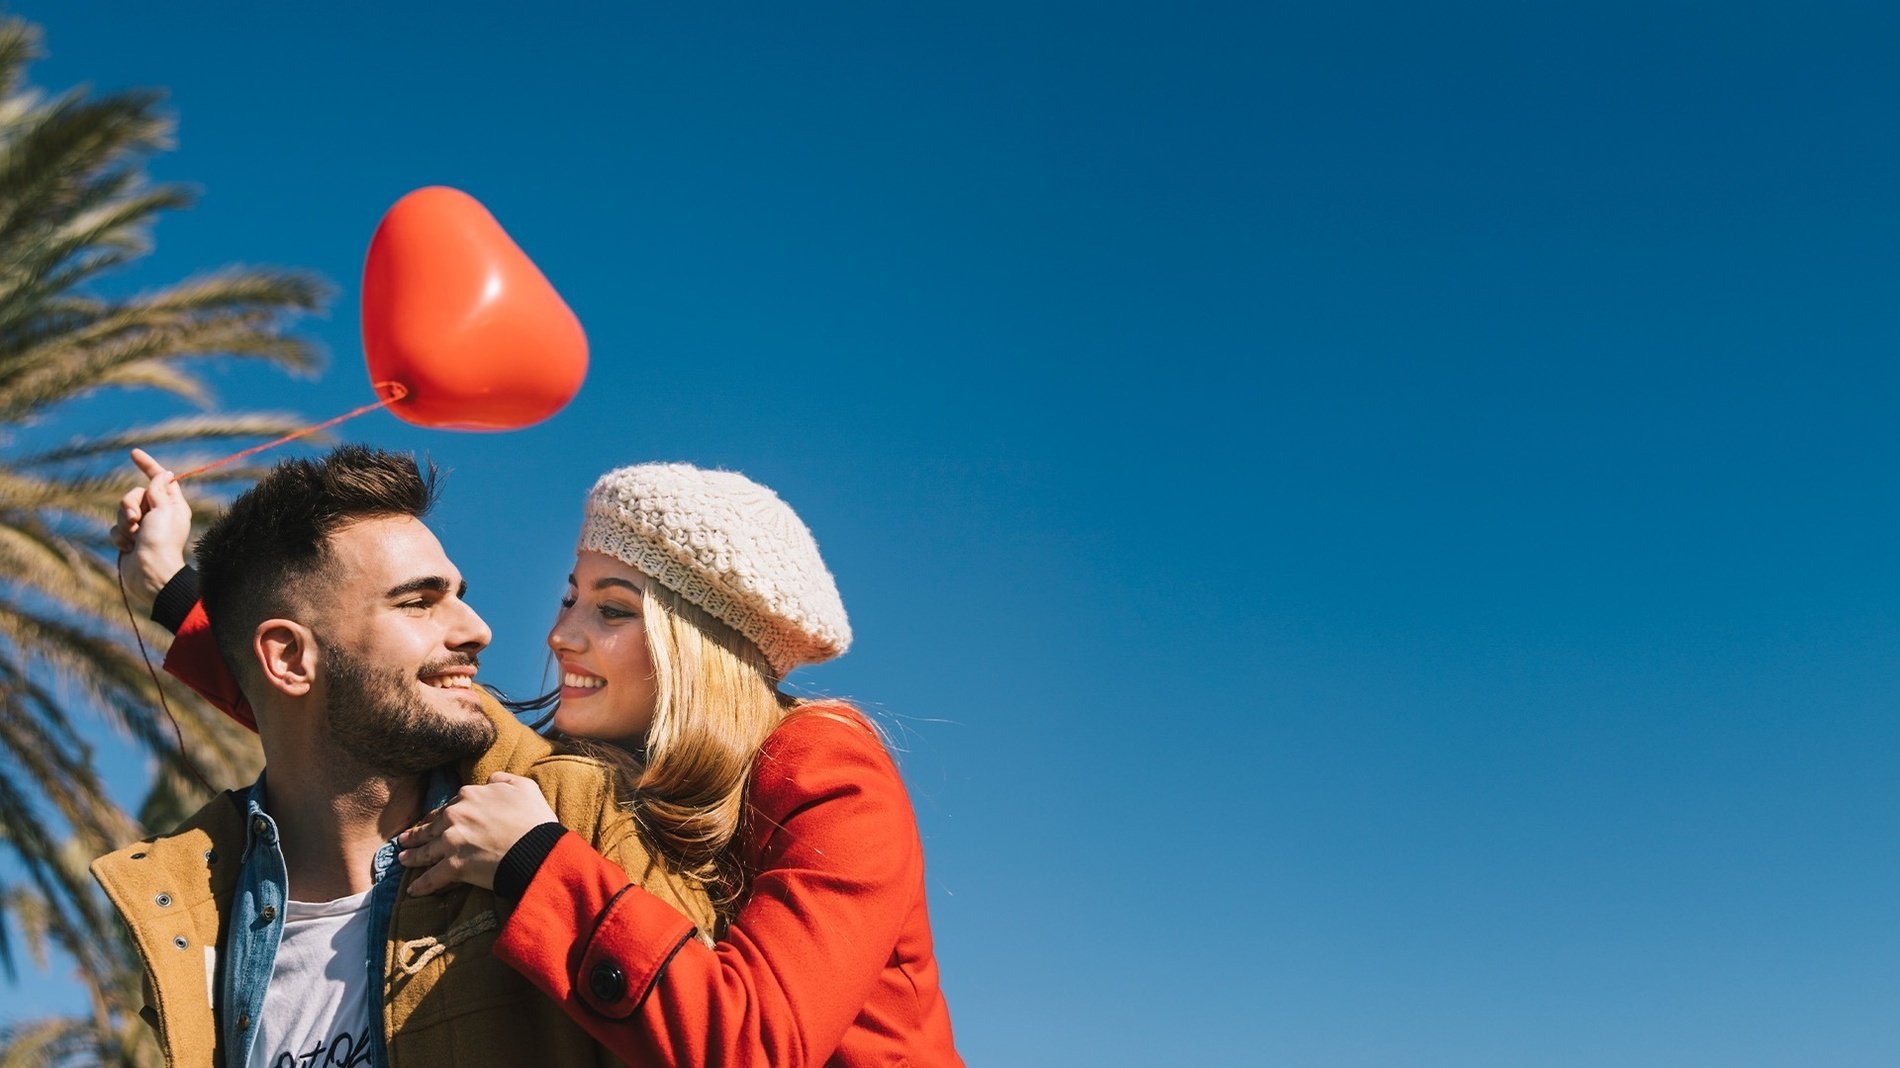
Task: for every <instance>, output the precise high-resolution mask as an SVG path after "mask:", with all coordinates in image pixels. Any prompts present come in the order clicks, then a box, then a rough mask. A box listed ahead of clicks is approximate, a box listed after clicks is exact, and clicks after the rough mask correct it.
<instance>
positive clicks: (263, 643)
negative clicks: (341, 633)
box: [251, 619, 317, 697]
mask: <svg viewBox="0 0 1900 1068" xmlns="http://www.w3.org/2000/svg"><path fill="white" fill-rule="evenodd" d="M314 638H315V635H313V634H311V632H310V628H309V627H306V626H304V625H303V624H302V623H296V622H293V621H291V620H288V619H267V620H265V621H264V622H262V623H259V624H258V625H257V630H256V631H254V632H253V633H252V635H251V655H253V656H255V657H256V658H257V664H258V667H259V668H260V669H261V670H262V671H263V673H264V685H266V686H269V687H270V688H271V689H273V690H276V691H277V692H278V693H281V694H284V695H285V696H288V697H302V696H304V695H305V694H308V693H309V692H310V687H311V686H312V685H314V684H315V682H316V677H317V647H316V643H315V641H314V640H313V639H314Z"/></svg>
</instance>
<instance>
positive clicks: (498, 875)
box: [495, 820, 567, 901]
mask: <svg viewBox="0 0 1900 1068" xmlns="http://www.w3.org/2000/svg"><path fill="white" fill-rule="evenodd" d="M566 833H567V828H566V827H563V826H561V825H560V824H558V823H555V822H553V821H551V820H550V821H549V822H547V823H543V824H542V825H541V826H539V827H536V828H534V829H533V830H531V831H529V832H528V833H527V834H524V835H522V836H521V838H520V840H519V841H517V842H515V844H514V845H511V846H509V847H508V852H507V853H506V854H504V855H503V856H502V858H501V863H500V864H499V865H497V866H496V868H495V896H496V897H499V898H501V899H502V900H504V901H520V900H521V895H522V894H525V893H527V892H528V884H529V883H531V882H533V881H534V875H535V873H536V872H538V871H540V870H541V863H542V862H543V861H545V860H547V859H548V854H549V853H552V852H554V846H555V843H557V842H559V841H560V840H561V836H562V835H565V834H566Z"/></svg>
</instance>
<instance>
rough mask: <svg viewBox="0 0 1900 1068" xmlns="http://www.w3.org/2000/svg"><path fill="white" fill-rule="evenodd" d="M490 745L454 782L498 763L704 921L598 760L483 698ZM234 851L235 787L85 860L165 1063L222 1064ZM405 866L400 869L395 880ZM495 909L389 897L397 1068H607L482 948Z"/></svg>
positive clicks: (390, 1010) (391, 1022) (237, 833)
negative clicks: (127, 941) (140, 978)
mask: <svg viewBox="0 0 1900 1068" xmlns="http://www.w3.org/2000/svg"><path fill="white" fill-rule="evenodd" d="M483 707H484V709H486V710H487V712H488V714H489V718H490V719H492V720H494V721H495V725H496V727H497V731H498V733H497V736H496V741H495V745H494V746H493V747H492V748H491V749H489V751H488V752H487V753H485V754H483V755H482V756H481V757H479V758H477V759H475V760H473V761H471V762H469V763H467V764H465V765H464V766H462V767H461V768H460V769H458V770H459V771H460V773H461V778H462V781H463V782H464V783H480V782H487V781H488V776H489V775H491V774H492V773H494V772H497V771H509V772H513V773H515V774H517V775H525V776H527V777H529V778H531V779H534V780H535V781H536V782H538V783H540V785H541V790H542V792H543V793H544V794H546V795H547V799H548V803H549V804H550V805H551V806H552V807H553V809H554V814H555V816H556V817H557V818H559V819H560V821H561V822H562V823H563V824H565V825H566V826H567V827H568V828H569V829H571V830H573V831H575V832H576V833H578V834H579V835H580V836H581V837H583V838H585V839H586V840H587V841H588V842H590V843H592V844H593V845H594V847H595V848H597V849H599V850H600V851H601V852H602V853H603V854H604V855H606V856H607V857H609V858H611V859H612V860H614V861H615V862H616V863H618V864H619V865H620V866H621V867H623V868H625V869H626V870H627V872H628V873H629V874H630V875H632V876H633V878H634V879H635V880H636V881H638V882H640V883H641V884H642V885H644V886H645V887H646V888H647V889H648V890H651V891H653V892H654V893H655V894H658V895H659V896H661V897H662V898H664V899H666V901H667V902H668V903H669V904H671V905H673V906H674V907H675V908H677V909H678V910H679V911H680V912H681V913H683V914H684V915H686V916H687V917H688V918H690V919H691V920H692V921H693V922H694V923H695V924H696V925H697V926H698V927H699V929H700V930H701V931H710V930H712V929H713V912H712V907H711V906H710V905H709V904H708V903H707V900H706V897H705V894H704V893H702V892H700V891H699V890H698V889H696V888H694V887H692V886H690V885H689V884H688V883H686V882H685V881H683V880H680V879H678V878H677V877H675V876H673V875H671V874H669V873H667V872H666V871H664V870H663V869H662V868H661V866H660V864H659V862H658V860H657V859H656V858H654V857H653V856H652V855H651V854H650V853H649V852H648V850H647V848H646V847H645V845H644V844H642V842H641V840H640V837H639V835H638V834H637V833H635V827H634V822H633V817H632V816H631V815H630V814H629V813H628V812H627V811H626V810H625V809H624V808H622V807H621V806H620V805H618V804H616V803H615V801H614V794H613V784H612V780H611V778H610V777H609V773H608V771H607V769H606V768H605V767H603V766H602V765H600V764H599V763H597V762H595V761H592V760H588V759H585V758H583V757H576V756H557V755H555V753H554V751H553V749H552V747H551V746H550V745H549V743H548V742H547V740H546V739H544V738H542V737H541V736H539V735H537V734H535V733H534V732H533V731H531V730H529V729H528V728H526V727H524V726H522V725H521V724H520V723H518V722H517V721H516V720H515V718H514V717H513V716H512V715H510V714H508V712H507V711H506V710H505V709H503V708H501V706H499V705H497V704H495V703H494V702H493V701H492V700H489V699H488V698H487V697H486V695H484V699H483ZM243 849H244V794H243V793H242V792H229V791H227V792H226V793H224V794H222V795H220V796H218V797H216V798H213V799H212V800H211V802H210V803H209V804H207V805H206V806H205V807H204V808H202V809H200V810H198V813H197V814H196V815H194V816H192V817H191V818H190V819H189V820H186V821H185V823H184V825H183V826H181V827H179V828H178V829H177V830H175V831H173V832H171V833H170V834H164V835H158V836H156V837H152V838H147V839H145V840H144V841H142V842H138V843H136V844H134V845H131V846H127V847H126V848H124V849H121V850H119V851H117V852H115V853H109V854H107V855H106V856H103V857H100V858H99V859H98V860H95V861H93V864H92V874H93V877H94V878H95V879H97V880H98V881H99V885H100V886H102V887H104V888H105V892H106V896H107V897H109V898H111V900H112V904H113V906H114V907H115V908H117V909H118V912H119V916H120V918H121V919H123V920H124V921H125V925H126V927H128V928H129V929H130V930H131V932H132V936H133V941H134V942H135V943H136V944H137V946H138V952H139V956H140V957H141V958H142V959H143V961H144V964H145V991H146V1006H145V1008H144V1009H142V1010H141V1011H140V1015H142V1016H143V1017H144V1018H145V1020H146V1022H147V1023H149V1024H151V1025H152V1027H153V1028H155V1029H156V1030H157V1032H158V1041H159V1045H160V1047H161V1048H162V1049H163V1050H164V1053H165V1062H166V1064H168V1065H180V1066H184V1065H221V1064H223V1063H224V1051H223V1050H221V1049H220V1048H219V1028H218V1026H217V1023H216V1021H215V1020H214V1018H213V1015H212V993H211V992H212V989H213V984H214V982H215V975H216V971H215V968H216V959H217V958H216V954H217V951H218V949H219V947H221V946H222V945H223V944H224V935H225V924H226V922H227V921H228V918H229V916H230V914H231V899H232V895H233V893H234V891H235V887H236V885H237V881H238V868H239V858H240V857H241V855H242V853H243ZM410 877H411V875H410V874H405V876H404V884H405V886H406V885H407V883H408V880H409V878H410ZM506 909H507V906H506V905H505V904H504V903H502V902H500V901H499V900H497V899H496V897H495V895H494V894H493V893H492V892H490V891H487V890H483V889H480V888H478V887H473V886H468V885H465V884H457V885H456V886H455V887H454V888H452V889H450V890H445V891H443V892H441V893H438V894H431V895H429V896H427V897H411V896H410V895H408V894H407V893H403V894H399V895H398V900H397V902H396V906H395V912H394V913H393V915H392V916H391V917H390V921H389V937H388V942H387V944H386V945H385V946H384V949H383V952H384V954H385V959H384V969H383V974H384V975H385V976H386V979H385V986H384V988H383V1027H384V1033H385V1035H386V1036H387V1039H388V1049H389V1058H390V1061H391V1065H392V1068H396V1066H424V1065H446V1064H454V1065H471V1064H502V1065H523V1064H595V1063H599V1064H617V1063H619V1062H618V1061H616V1060H614V1058H613V1057H612V1056H611V1055H609V1054H608V1053H607V1052H606V1051H604V1050H603V1049H601V1048H600V1047H599V1045H597V1044H596V1043H595V1042H594V1041H593V1040H592V1039H590V1038H589V1037H588V1036H587V1034H586V1033H585V1032H584V1031H582V1030H581V1029H580V1027H578V1026H577V1025H576V1024H575V1023H574V1022H573V1021H572V1020H570V1019H569V1018H568V1015H567V1013H566V1011H565V1010H563V1009H562V1007H561V1006H560V1005H558V1004H556V1003H555V1002H554V1001H552V1000H550V999H549V998H548V997H547V996H546V995H544V994H542V993H541V992H540V991H539V990H537V989H535V987H534V986H533V985H531V984H530V983H529V982H528V981H527V980H526V979H524V978H522V977H521V975H520V973H518V972H516V971H515V970H514V969H512V968H510V967H509V966H508V965H506V964H504V963H502V962H501V961H500V960H497V959H496V958H495V957H493V956H491V955H490V953H489V947H490V946H491V945H492V944H493V943H494V941H495V936H496V935H497V933H498V932H499V931H500V929H501V926H502V924H503V922H504V921H505V920H506V918H507V917H506Z"/></svg>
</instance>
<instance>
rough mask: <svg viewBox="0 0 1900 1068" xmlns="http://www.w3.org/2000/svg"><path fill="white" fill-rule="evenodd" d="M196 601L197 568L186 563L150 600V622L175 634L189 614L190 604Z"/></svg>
mask: <svg viewBox="0 0 1900 1068" xmlns="http://www.w3.org/2000/svg"><path fill="white" fill-rule="evenodd" d="M197 603H198V570H197V569H196V568H194V567H192V566H191V565H190V564H186V565H185V566H184V567H181V568H179V569H178V574H176V575H173V576H172V577H171V581H169V582H167V583H165V588H164V589H162V590H160V591H158V596H157V597H156V598H154V599H153V600H152V622H154V623H156V624H158V625H159V626H161V627H164V628H165V629H166V630H169V631H171V632H172V633H173V634H176V633H178V628H179V627H182V626H184V625H185V617H186V616H188V615H190V614H191V606H192V605H195V604H197Z"/></svg>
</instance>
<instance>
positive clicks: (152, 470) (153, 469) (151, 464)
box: [132, 449, 165, 478]
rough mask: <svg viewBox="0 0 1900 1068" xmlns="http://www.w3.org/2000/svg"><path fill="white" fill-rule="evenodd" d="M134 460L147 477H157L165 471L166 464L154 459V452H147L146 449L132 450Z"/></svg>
mask: <svg viewBox="0 0 1900 1068" xmlns="http://www.w3.org/2000/svg"><path fill="white" fill-rule="evenodd" d="M132 462H133V463H134V464H136V465H137V466H138V469H139V470H140V471H142V472H144V474H145V477H146V478H157V477H158V476H160V475H162V474H164V473H165V465H164V464H161V463H159V462H158V461H157V460H154V459H152V454H151V453H148V452H146V451H145V450H144V449H133V450H132Z"/></svg>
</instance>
